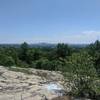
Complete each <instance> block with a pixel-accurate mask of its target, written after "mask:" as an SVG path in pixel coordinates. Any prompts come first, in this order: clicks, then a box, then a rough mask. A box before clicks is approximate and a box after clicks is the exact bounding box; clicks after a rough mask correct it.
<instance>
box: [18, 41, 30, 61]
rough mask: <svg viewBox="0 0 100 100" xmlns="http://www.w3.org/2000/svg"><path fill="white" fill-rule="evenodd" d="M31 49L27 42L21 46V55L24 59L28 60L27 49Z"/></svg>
mask: <svg viewBox="0 0 100 100" xmlns="http://www.w3.org/2000/svg"><path fill="white" fill-rule="evenodd" d="M28 49H29V46H28V44H27V43H26V42H24V43H23V44H22V45H21V47H20V54H19V57H20V59H21V60H22V61H26V62H27V60H28V59H27V51H28Z"/></svg>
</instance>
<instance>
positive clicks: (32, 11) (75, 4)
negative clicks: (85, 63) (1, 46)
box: [0, 0, 100, 43]
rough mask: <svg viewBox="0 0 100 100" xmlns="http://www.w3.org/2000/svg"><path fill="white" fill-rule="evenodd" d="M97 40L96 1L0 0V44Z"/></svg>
mask: <svg viewBox="0 0 100 100" xmlns="http://www.w3.org/2000/svg"><path fill="white" fill-rule="evenodd" d="M97 39H100V0H0V43H22V42H24V41H26V42H28V43H39V42H49V43H58V42H64V43H90V42H94V41H95V40H97Z"/></svg>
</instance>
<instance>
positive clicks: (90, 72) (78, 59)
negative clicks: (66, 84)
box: [63, 52, 96, 94]
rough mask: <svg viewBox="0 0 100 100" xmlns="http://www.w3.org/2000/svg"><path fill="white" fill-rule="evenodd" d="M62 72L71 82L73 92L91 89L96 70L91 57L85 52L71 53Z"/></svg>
mask: <svg viewBox="0 0 100 100" xmlns="http://www.w3.org/2000/svg"><path fill="white" fill-rule="evenodd" d="M63 73H64V76H65V77H67V78H68V77H69V80H70V82H71V83H73V86H72V90H73V91H74V93H77V94H78V93H81V92H82V93H83V92H84V91H88V92H89V91H92V90H93V84H94V80H95V77H96V70H95V68H94V64H93V59H92V57H91V56H90V55H89V54H88V53H87V52H80V53H74V54H72V56H70V57H69V60H68V61H67V62H66V66H65V67H64V69H63Z"/></svg>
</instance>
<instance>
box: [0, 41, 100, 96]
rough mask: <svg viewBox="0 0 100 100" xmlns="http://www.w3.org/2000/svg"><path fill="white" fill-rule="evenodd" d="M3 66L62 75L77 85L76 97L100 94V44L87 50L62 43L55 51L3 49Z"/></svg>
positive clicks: (24, 46) (25, 45)
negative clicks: (59, 72)
mask: <svg viewBox="0 0 100 100" xmlns="http://www.w3.org/2000/svg"><path fill="white" fill-rule="evenodd" d="M0 65H2V66H5V67H9V68H11V67H13V66H16V67H21V68H35V69H42V70H50V71H61V72H62V74H63V75H64V77H65V81H66V79H69V80H70V81H71V82H73V83H74V86H73V91H72V93H71V94H73V95H78V96H79V95H84V92H85V93H86V92H87V93H89V95H91V96H94V94H96V95H99V94H100V41H98V40H97V41H95V43H91V44H88V45H86V46H83V47H82V46H81V47H77V46H70V45H68V44H64V43H58V44H57V45H56V46H54V47H49V46H47V47H32V46H30V45H29V44H28V43H26V42H24V43H23V44H21V45H20V46H19V47H14V46H4V45H2V46H0Z"/></svg>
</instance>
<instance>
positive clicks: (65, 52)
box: [56, 43, 71, 58]
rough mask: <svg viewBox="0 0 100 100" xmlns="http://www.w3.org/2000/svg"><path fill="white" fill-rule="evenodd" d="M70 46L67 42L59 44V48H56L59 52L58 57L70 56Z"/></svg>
mask: <svg viewBox="0 0 100 100" xmlns="http://www.w3.org/2000/svg"><path fill="white" fill-rule="evenodd" d="M70 52H71V50H70V48H69V47H68V45H67V44H64V43H62V44H60V43H59V44H58V45H57V48H56V54H57V57H58V58H59V57H62V58H66V56H69V55H70Z"/></svg>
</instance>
